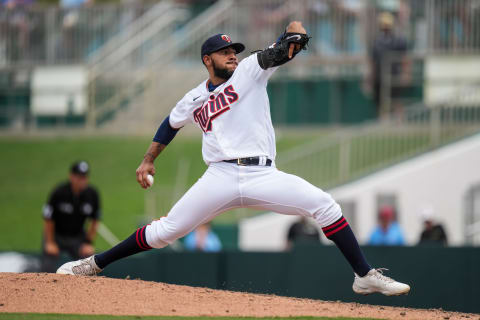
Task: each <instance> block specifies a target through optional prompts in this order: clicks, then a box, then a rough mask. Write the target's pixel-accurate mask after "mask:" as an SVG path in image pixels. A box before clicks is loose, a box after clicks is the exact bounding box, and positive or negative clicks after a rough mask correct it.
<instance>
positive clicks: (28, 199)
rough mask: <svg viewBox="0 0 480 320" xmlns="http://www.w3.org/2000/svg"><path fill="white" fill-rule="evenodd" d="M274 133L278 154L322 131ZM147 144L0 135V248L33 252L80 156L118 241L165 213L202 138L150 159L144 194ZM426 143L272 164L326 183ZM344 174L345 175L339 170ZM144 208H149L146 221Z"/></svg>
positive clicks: (395, 143) (192, 166)
mask: <svg viewBox="0 0 480 320" xmlns="http://www.w3.org/2000/svg"><path fill="white" fill-rule="evenodd" d="M279 136H280V137H279V139H278V140H277V152H278V153H281V152H282V151H285V150H288V149H290V148H292V147H295V146H297V145H299V144H301V143H308V142H309V141H311V140H316V139H318V138H319V137H321V136H325V132H315V131H314V132H311V133H309V134H300V133H299V134H288V135H285V137H287V138H283V137H282V135H281V134H280V135H279ZM446 138H448V137H446ZM447 140H448V139H445V141H447ZM150 141H151V138H150V137H81V138H67V137H64V138H23V139H20V138H2V139H0V149H1V150H2V151H1V152H2V153H1V157H0V168H1V169H0V251H6V250H16V251H36V252H38V251H39V250H40V247H41V235H42V223H43V222H42V216H41V208H42V206H43V204H44V203H45V202H46V200H47V197H48V195H49V193H50V192H51V190H52V189H53V187H54V186H55V185H56V184H58V183H59V182H61V181H64V180H66V179H67V176H68V169H69V166H70V164H71V163H72V162H73V161H75V160H79V159H85V160H87V161H89V162H90V164H91V168H92V172H91V183H92V184H94V185H95V186H96V187H97V188H98V190H99V191H100V194H101V200H102V208H103V221H104V222H105V224H106V225H107V226H108V227H109V228H110V229H111V230H112V232H113V233H114V234H115V235H116V236H117V237H118V238H119V239H124V238H125V237H127V236H128V235H130V234H131V232H132V231H133V230H134V229H135V228H136V227H137V226H139V225H142V224H144V223H145V222H149V221H151V220H150V219H151V218H158V217H160V216H163V215H165V214H167V212H168V211H169V209H170V208H171V206H172V205H173V203H175V201H176V200H178V198H179V197H180V196H181V195H182V194H183V193H184V192H185V191H186V190H187V189H188V188H189V187H190V186H191V185H192V184H194V183H195V181H196V180H197V179H198V178H199V177H200V176H201V175H202V174H203V172H204V171H205V169H206V165H205V164H204V162H203V160H202V156H201V140H200V138H186V137H182V136H179V137H178V138H176V139H175V141H174V142H173V143H172V144H170V145H169V146H168V148H167V149H166V150H165V151H164V152H163V153H162V155H160V157H159V158H158V159H157V161H156V163H155V166H156V170H157V173H156V175H155V185H154V186H153V188H151V189H149V190H148V191H145V190H143V189H141V188H140V187H139V186H138V184H137V182H136V178H135V169H136V168H137V166H138V165H139V163H140V161H141V159H142V156H143V154H144V152H145V150H146V149H147V147H148V146H149V144H150ZM428 148H429V140H428V133H425V132H415V131H414V132H411V133H408V134H405V133H402V132H399V133H391V134H389V135H384V136H379V135H377V136H374V137H370V136H362V135H359V136H358V137H355V138H354V139H352V140H351V145H350V156H351V158H350V160H351V161H350V163H349V164H348V168H347V169H345V170H343V169H342V168H341V167H340V163H341V161H340V154H341V148H340V146H339V145H338V144H333V145H330V146H328V147H326V148H325V149H322V150H317V151H315V153H313V154H312V155H311V156H309V157H305V158H301V159H298V160H295V161H294V162H292V163H290V164H286V165H283V164H281V159H280V163H279V169H281V170H285V171H286V172H289V173H293V174H296V175H298V176H300V177H303V178H305V179H306V180H308V181H310V182H311V183H313V184H315V185H318V186H320V187H322V188H328V187H332V186H335V185H338V184H339V183H341V182H345V181H348V180H351V179H354V178H358V177H360V176H362V175H364V174H367V173H368V172H371V171H373V170H376V169H378V168H381V167H382V166H385V165H388V164H391V163H395V162H396V161H399V160H402V159H405V158H406V157H409V156H412V155H415V154H417V153H419V152H422V151H426V150H427V149H428ZM179 168H180V169H179ZM181 168H183V169H181ZM185 168H188V171H187V173H186V175H185V180H184V181H183V182H182V183H181V185H180V186H179V187H178V188H177V189H178V191H177V192H176V193H174V189H175V185H176V181H177V177H178V176H179V175H180V173H181V172H180V171H181V170H185ZM342 170H343V171H342ZM343 172H346V174H343V175H342V173H343ZM146 199H147V200H148V201H146ZM146 202H147V203H148V205H146V204H145V203H146ZM152 203H153V206H152ZM145 213H150V214H149V217H151V218H147V217H146V216H145ZM255 213H256V212H255V211H252V210H248V209H239V210H235V211H234V212H228V213H225V214H222V215H220V216H218V217H217V218H216V219H215V220H214V224H215V223H216V224H232V223H236V222H237V221H238V220H239V219H240V218H242V217H246V216H251V215H253V214H255ZM96 246H97V249H98V250H105V249H108V248H109V247H110V245H108V244H107V243H106V242H105V241H104V240H103V239H101V238H99V239H98V241H96Z"/></svg>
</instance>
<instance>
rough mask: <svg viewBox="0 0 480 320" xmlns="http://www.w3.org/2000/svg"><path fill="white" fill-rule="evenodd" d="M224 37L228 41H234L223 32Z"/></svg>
mask: <svg viewBox="0 0 480 320" xmlns="http://www.w3.org/2000/svg"><path fill="white" fill-rule="evenodd" d="M222 39H223V40H225V41H227V42H232V39H230V37H229V36H227V35H226V34H222Z"/></svg>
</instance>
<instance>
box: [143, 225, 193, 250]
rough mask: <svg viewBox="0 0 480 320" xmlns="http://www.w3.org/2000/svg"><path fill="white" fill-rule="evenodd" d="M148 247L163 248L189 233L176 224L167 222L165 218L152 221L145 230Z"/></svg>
mask: <svg viewBox="0 0 480 320" xmlns="http://www.w3.org/2000/svg"><path fill="white" fill-rule="evenodd" d="M145 232H146V233H145V237H146V240H147V243H148V245H150V246H151V247H152V248H157V249H160V248H164V247H166V246H168V245H169V244H171V243H173V242H174V241H175V240H177V239H178V238H180V237H183V236H184V235H185V234H187V233H188V232H189V230H186V229H185V228H180V227H179V226H178V225H177V224H175V223H172V222H171V221H168V218H167V217H164V218H161V219H160V220H155V221H152V223H151V224H149V225H148V226H147V228H146V230H145Z"/></svg>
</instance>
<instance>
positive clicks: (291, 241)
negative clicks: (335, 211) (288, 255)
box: [286, 217, 320, 250]
mask: <svg viewBox="0 0 480 320" xmlns="http://www.w3.org/2000/svg"><path fill="white" fill-rule="evenodd" d="M298 243H320V233H319V232H318V229H317V228H316V227H315V226H314V225H312V224H311V223H310V222H309V221H308V220H307V218H306V217H301V218H300V220H298V221H297V222H295V223H294V224H292V225H291V226H290V228H289V229H288V235H287V248H286V249H287V250H290V249H292V248H293V246H294V245H295V244H298Z"/></svg>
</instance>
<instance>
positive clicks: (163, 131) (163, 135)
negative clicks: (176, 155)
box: [153, 116, 180, 145]
mask: <svg viewBox="0 0 480 320" xmlns="http://www.w3.org/2000/svg"><path fill="white" fill-rule="evenodd" d="M178 130H180V129H174V128H172V127H171V126H170V116H168V117H166V118H165V120H163V122H162V124H161V125H160V127H159V128H158V130H157V133H156V134H155V137H153V141H155V142H158V143H161V144H164V145H168V144H169V143H170V141H172V140H173V138H175V135H176V134H177V132H178Z"/></svg>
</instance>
